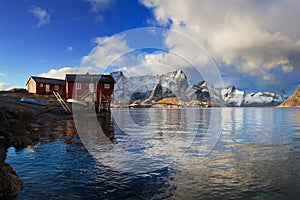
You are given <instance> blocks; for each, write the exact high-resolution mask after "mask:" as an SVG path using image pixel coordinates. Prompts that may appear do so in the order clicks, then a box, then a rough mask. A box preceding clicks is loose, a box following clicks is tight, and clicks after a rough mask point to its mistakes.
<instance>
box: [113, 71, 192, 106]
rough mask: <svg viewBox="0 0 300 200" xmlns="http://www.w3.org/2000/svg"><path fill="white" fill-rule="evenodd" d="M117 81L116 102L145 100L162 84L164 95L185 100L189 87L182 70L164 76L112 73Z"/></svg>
mask: <svg viewBox="0 0 300 200" xmlns="http://www.w3.org/2000/svg"><path fill="white" fill-rule="evenodd" d="M111 75H112V76H113V78H114V79H115V81H116V84H115V90H114V100H115V102H126V103H132V102H134V101H136V100H141V101H142V100H145V99H146V98H147V97H149V96H150V94H151V91H152V90H153V88H154V86H155V85H157V84H160V85H161V87H162V93H163V94H165V95H168V96H169V97H177V98H184V97H185V95H184V94H185V90H186V88H187V87H188V82H187V77H186V75H185V74H184V72H183V71H182V70H177V71H173V72H168V73H166V74H162V75H147V76H136V77H126V76H124V74H123V73H122V72H113V73H111Z"/></svg>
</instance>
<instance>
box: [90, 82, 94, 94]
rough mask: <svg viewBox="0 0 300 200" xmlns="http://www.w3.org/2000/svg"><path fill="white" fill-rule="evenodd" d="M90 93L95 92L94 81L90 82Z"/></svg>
mask: <svg viewBox="0 0 300 200" xmlns="http://www.w3.org/2000/svg"><path fill="white" fill-rule="evenodd" d="M89 90H90V93H94V83H90V84H89Z"/></svg>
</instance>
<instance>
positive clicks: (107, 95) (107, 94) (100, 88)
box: [66, 82, 114, 101]
mask: <svg viewBox="0 0 300 200" xmlns="http://www.w3.org/2000/svg"><path fill="white" fill-rule="evenodd" d="M104 84H106V83H98V85H97V101H99V97H100V92H101V93H102V95H103V96H104V97H102V98H101V101H106V100H108V101H109V100H110V99H111V95H112V93H113V92H114V84H113V83H109V84H110V88H109V89H105V88H104ZM74 86H75V84H74V82H67V83H66V90H67V91H66V97H67V98H68V99H72V98H76V94H74V93H75V92H76V91H75V90H76V88H74ZM88 90H89V83H81V89H78V90H77V97H81V96H83V95H84V94H86V92H87V91H88ZM73 94H74V95H73Z"/></svg>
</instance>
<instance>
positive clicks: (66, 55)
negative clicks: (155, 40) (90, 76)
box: [0, 0, 300, 93]
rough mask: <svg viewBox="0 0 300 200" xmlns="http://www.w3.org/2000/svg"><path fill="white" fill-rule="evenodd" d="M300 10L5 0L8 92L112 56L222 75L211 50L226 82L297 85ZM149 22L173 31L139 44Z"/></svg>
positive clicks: (96, 69)
mask: <svg viewBox="0 0 300 200" xmlns="http://www.w3.org/2000/svg"><path fill="white" fill-rule="evenodd" d="M299 9H300V3H298V1H297V0H287V1H222V2H220V1H217V0H211V1H205V0H203V1H199V0H189V1H181V0H164V1H161V0H140V1H135V0H128V1H123V0H51V1H49V0H0V27H1V32H0V90H1V89H2V90H3V89H9V88H13V87H25V83H26V81H27V79H28V77H29V76H30V75H41V76H46V77H54V78H62V77H64V74H65V73H85V72H87V71H89V72H92V73H101V72H106V71H107V67H109V66H108V65H109V64H113V65H114V67H110V68H109V69H119V70H123V71H124V72H125V74H126V73H127V74H128V75H140V74H143V73H154V74H155V73H161V72H166V71H172V70H173V69H179V68H180V69H183V70H184V71H185V70H186V71H189V72H191V71H193V70H191V64H193V65H194V66H193V67H194V68H197V69H199V71H200V73H201V70H203V73H204V74H205V72H204V71H205V70H208V71H209V70H210V71H211V73H214V69H212V68H211V65H210V64H207V68H205V67H204V68H203V65H206V63H205V62H206V61H207V59H204V58H203V57H204V55H205V56H207V57H212V58H213V60H215V62H216V63H217V65H218V69H219V73H220V74H221V78H222V80H223V82H224V85H225V86H229V85H235V86H237V87H238V88H240V89H244V90H247V91H258V90H262V91H267V90H271V91H276V90H278V89H279V90H285V91H287V92H288V93H291V92H292V91H293V90H294V89H295V87H296V86H297V85H299V84H300V79H299V77H300V66H299V64H300V28H299V27H300V24H299V20H298V19H300V13H299V12H298V10H299ZM148 26H149V27H153V26H154V27H162V28H168V30H170V31H169V32H163V34H162V35H160V39H161V42H162V43H163V44H161V48H158V47H157V46H155V47H156V48H157V49H158V51H153V50H149V49H148V50H147V47H149V44H142V45H140V47H144V49H143V50H139V49H138V50H137V49H136V48H135V45H133V43H134V42H143V41H142V40H143V39H144V40H147V42H149V40H150V42H151V40H152V39H151V38H150V39H149V38H147V37H145V36H146V35H145V32H143V33H140V30H139V29H136V28H141V27H148ZM131 30H134V31H133V32H132V31H131ZM177 32H179V33H182V34H183V35H185V36H186V37H185V39H183V38H180V37H181V36H180V35H178V34H177ZM161 33H162V32H161ZM145 38H146V39H145ZM191 41H194V42H196V43H197V44H198V46H199V45H200V46H201V47H202V48H203V49H205V52H204V51H202V50H201V48H198V49H197V48H196V49H197V50H195V47H194V46H193V44H190V42H191ZM187 44H189V45H187ZM147 45H148V46H147ZM137 46H138V45H137ZM150 46H151V45H150ZM112 61H113V63H112ZM116 66H117V67H116ZM132 66H133V67H132ZM130 67H131V68H130ZM142 72H143V73H142ZM196 81H197V80H196Z"/></svg>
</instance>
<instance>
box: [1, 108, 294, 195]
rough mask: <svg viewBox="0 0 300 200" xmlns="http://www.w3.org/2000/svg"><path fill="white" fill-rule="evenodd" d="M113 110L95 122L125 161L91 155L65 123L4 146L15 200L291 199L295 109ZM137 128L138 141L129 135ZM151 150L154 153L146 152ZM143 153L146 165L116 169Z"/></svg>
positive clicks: (135, 136)
mask: <svg viewBox="0 0 300 200" xmlns="http://www.w3.org/2000/svg"><path fill="white" fill-rule="evenodd" d="M114 112H115V113H116V112H117V113H118V114H119V115H118V116H119V118H118V117H117V118H118V119H115V122H114V123H113V122H112V123H110V122H111V121H113V120H111V118H110V117H109V118H104V119H103V118H102V119H100V121H102V122H103V121H104V122H105V123H104V124H102V127H103V130H104V131H105V132H106V136H107V138H108V139H109V140H110V141H111V143H110V144H109V146H110V148H111V146H112V147H113V149H114V151H118V150H119V151H122V149H123V148H124V146H126V148H125V150H126V151H124V155H126V152H131V154H130V156H131V157H130V158H126V159H127V160H126V161H127V162H123V161H124V160H122V159H124V158H122V159H121V158H120V159H121V160H122V163H119V164H120V165H118V166H116V165H117V164H118V163H112V162H109V161H107V160H103V162H101V161H102V160H101V159H99V158H98V159H96V158H95V157H93V156H91V155H90V154H89V152H88V151H87V150H86V148H85V147H84V146H83V145H82V143H81V141H80V139H79V138H77V137H76V136H74V135H73V134H72V128H73V127H71V125H70V124H69V123H68V122H66V123H65V124H64V125H62V127H58V130H66V131H64V133H63V134H62V135H61V136H60V137H56V135H58V134H60V132H59V131H57V132H52V133H50V136H45V137H42V138H41V142H40V144H39V145H37V146H35V147H33V148H31V149H24V150H22V151H19V152H15V149H13V148H10V149H9V150H8V157H7V162H8V163H10V164H11V166H12V167H13V168H14V169H15V171H16V172H17V173H18V175H19V176H20V178H21V179H22V180H23V181H24V186H25V187H24V190H23V191H22V193H21V194H20V195H19V196H18V197H17V198H16V199H298V198H299V195H300V109H277V108H211V109H197V112H194V111H191V110H184V111H183V110H177V109H170V110H163V111H162V112H161V111H151V110H148V109H141V110H139V109H137V110H133V111H131V113H130V116H131V120H127V119H124V123H123V122H120V119H122V113H120V112H122V110H121V111H120V110H114V111H113V113H114ZM178 113H179V114H178ZM115 116H116V115H115ZM120 116H121V117H120ZM149 116H150V117H149ZM195 116H196V118H195ZM159 117H160V118H159ZM159 119H160V120H159ZM118 120H119V121H118ZM131 123H132V124H131ZM118 125H119V126H118ZM219 131H220V132H219ZM127 132H130V133H131V134H127ZM152 132H153V134H152ZM139 133H140V134H141V135H143V140H142V141H141V140H139V139H136V138H138V137H139V136H138V134H139ZM144 133H151V134H148V135H147V134H144ZM190 133H192V134H190ZM193 133H195V134H193ZM216 133H217V134H216ZM219 133H222V134H221V135H220V137H219V138H218V140H216V144H215V145H214V147H213V149H212V150H211V151H210V153H209V154H208V155H207V156H205V154H206V150H210V148H209V147H207V146H205V144H204V143H207V142H211V143H213V142H214V140H215V139H216V136H219ZM51 134H53V137H51ZM178 135H179V136H178ZM212 135H213V137H212ZM150 136H151V137H150ZM145 138H146V139H145ZM191 138H192V140H191ZM170 141H172V142H170ZM174 141H181V143H180V145H181V146H179V148H181V150H180V151H178V152H177V153H174V151H175V152H176V150H174V148H173V150H172V148H170V149H171V150H172V152H171V151H170V149H168V148H167V147H170V146H172V145H173V147H174V146H176V145H177V143H176V142H175V143H174ZM168 142H169V143H168ZM191 142H192V143H191ZM188 143H191V144H189V145H188ZM162 144H163V145H162ZM105 145H106V144H102V146H101V145H99V146H98V147H97V148H99V149H101V148H103V149H105ZM158 147H160V149H159V148H158ZM183 147H184V148H183ZM108 149H109V148H108ZM153 149H158V150H157V151H156V152H158V153H159V155H158V154H155V153H154V154H155V156H153V155H152V156H149V152H152V153H153V152H154V151H153ZM99 152H100V153H101V152H102V151H99ZM103 152H104V151H103ZM145 152H147V153H145ZM104 153H107V152H104ZM101 155H102V154H101ZM107 155H110V154H107ZM118 155H119V154H118ZM135 156H136V157H135ZM100 157H101V156H100ZM144 157H145V159H144V160H146V161H147V162H148V165H147V167H148V168H147V169H148V170H145V171H139V169H136V173H135V171H132V170H133V169H132V166H130V167H131V168H129V169H130V170H122V169H121V167H124V168H126V164H127V163H134V165H133V166H135V165H136V164H137V163H136V160H143V158H144ZM147 159H148V160H147ZM141 162H143V161H141ZM124 163H125V164H124ZM152 165H153V166H152ZM120 166H121V167H120ZM157 166H160V167H157ZM136 167H137V168H140V166H139V165H138V164H137V165H136ZM151 168H152V169H153V170H149V169H151Z"/></svg>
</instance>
